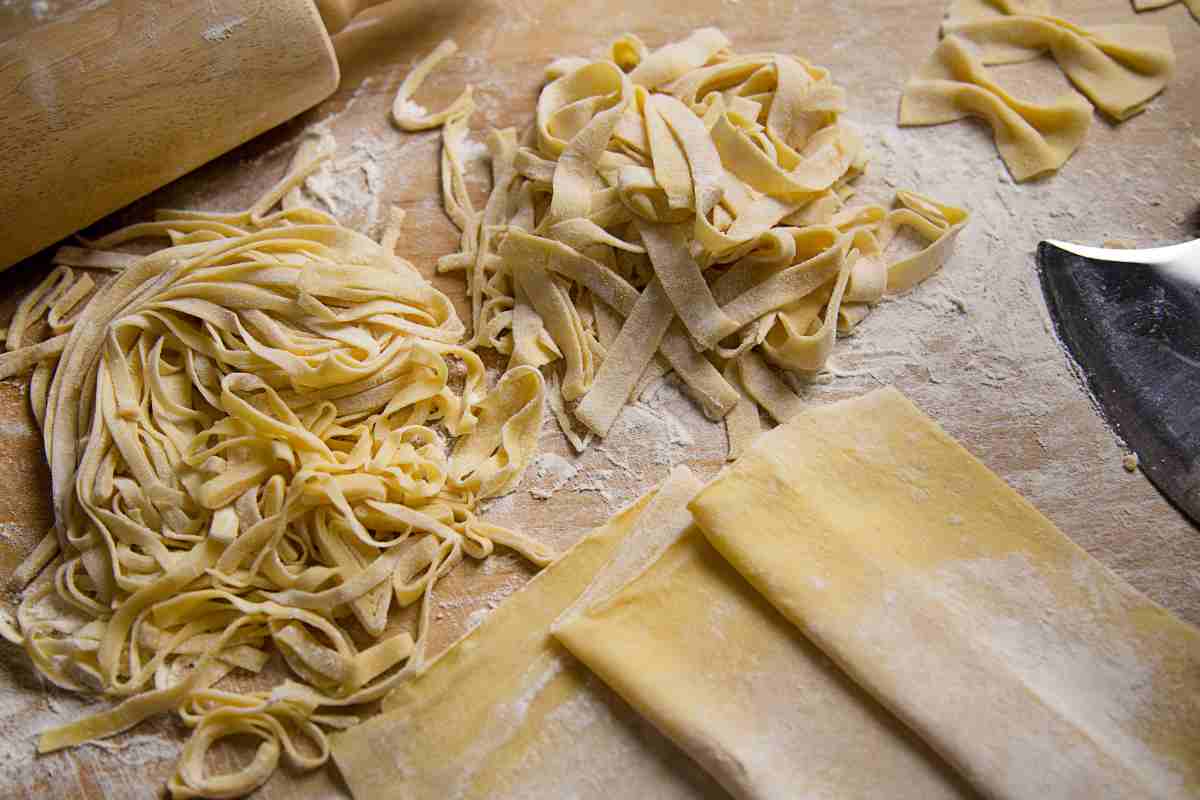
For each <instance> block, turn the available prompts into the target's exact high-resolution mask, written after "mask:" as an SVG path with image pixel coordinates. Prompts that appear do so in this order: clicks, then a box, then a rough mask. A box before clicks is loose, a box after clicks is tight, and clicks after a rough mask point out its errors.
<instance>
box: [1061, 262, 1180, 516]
mask: <svg viewBox="0 0 1200 800" xmlns="http://www.w3.org/2000/svg"><path fill="white" fill-rule="evenodd" d="M1037 261H1038V274H1039V275H1040V277H1041V281H1042V291H1043V293H1044V294H1045V295H1046V304H1047V305H1048V306H1049V308H1050V316H1051V318H1052V319H1053V320H1054V326H1055V328H1056V329H1057V331H1058V336H1059V338H1060V339H1061V340H1062V342H1063V344H1064V345H1066V348H1067V350H1068V351H1069V352H1070V354H1071V356H1072V357H1073V358H1074V359H1075V361H1076V363H1077V364H1078V365H1079V369H1080V372H1081V373H1082V375H1083V377H1084V379H1085V380H1086V381H1087V385H1088V388H1089V389H1090V390H1091V392H1092V395H1093V397H1094V398H1095V399H1096V402H1097V404H1098V405H1099V406H1100V409H1101V411H1102V412H1103V414H1104V416H1105V418H1106V419H1107V420H1108V423H1109V424H1110V425H1112V426H1113V428H1115V429H1116V431H1117V433H1118V434H1119V435H1120V436H1121V437H1122V438H1123V439H1125V441H1126V442H1127V443H1128V444H1129V446H1130V447H1131V448H1133V452H1135V453H1137V456H1138V463H1139V465H1140V466H1141V468H1142V471H1143V472H1144V473H1145V474H1146V476H1147V477H1148V478H1150V480H1151V481H1152V482H1153V483H1154V485H1155V486H1157V487H1158V489H1159V491H1161V492H1162V493H1163V494H1164V495H1166V496H1167V498H1168V499H1169V500H1171V501H1172V502H1174V503H1175V505H1176V506H1177V507H1178V508H1179V509H1180V510H1181V511H1183V512H1184V513H1185V514H1187V515H1188V516H1189V517H1191V519H1192V521H1193V522H1196V523H1198V524H1200V288H1198V285H1197V284H1195V283H1193V284H1188V283H1184V282H1182V281H1177V280H1173V279H1172V278H1170V277H1168V276H1166V275H1164V274H1163V273H1162V272H1160V271H1158V270H1156V269H1155V268H1154V267H1151V266H1146V265H1144V264H1119V263H1113V262H1106V261H1093V260H1091V259H1087V258H1083V257H1081V256H1077V255H1074V254H1072V253H1068V252H1066V251H1064V250H1061V249H1059V248H1057V247H1055V246H1053V245H1051V244H1049V243H1048V242H1042V243H1041V244H1040V245H1038V252H1037Z"/></svg>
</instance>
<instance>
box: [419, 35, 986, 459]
mask: <svg viewBox="0 0 1200 800" xmlns="http://www.w3.org/2000/svg"><path fill="white" fill-rule="evenodd" d="M546 78H547V81H548V82H547V84H546V85H545V87H544V88H543V89H542V91H541V94H540V95H539V97H538V101H537V111H536V118H535V120H534V122H533V124H532V125H531V126H530V127H529V129H528V130H527V131H526V132H525V133H523V134H518V133H517V132H516V131H515V130H513V129H505V130H499V131H494V132H493V133H492V134H491V136H490V137H489V138H488V148H489V151H490V153H491V155H492V175H493V185H492V189H491V193H490V195H489V197H488V199H487V202H486V205H485V207H484V209H483V211H482V212H475V211H474V210H473V208H472V207H471V206H470V200H469V198H468V197H466V196H465V192H461V191H460V190H459V189H458V188H456V187H457V183H458V181H459V179H458V177H457V176H458V175H459V174H460V171H459V168H458V166H457V164H458V163H459V162H461V158H460V157H459V156H458V155H457V154H456V153H457V151H458V149H459V148H460V147H461V138H460V136H459V135H458V134H457V133H456V132H455V131H454V130H453V129H452V128H451V127H450V126H447V129H446V131H445V134H444V135H445V153H446V154H447V155H444V156H443V164H444V165H449V167H450V169H449V170H448V171H446V172H444V173H443V181H444V186H445V187H446V190H447V199H446V202H447V206H448V207H447V211H448V212H449V213H450V215H451V218H453V219H455V220H456V221H457V222H459V227H460V229H461V230H462V232H463V243H462V247H461V248H460V252H458V253H455V254H453V255H450V256H446V257H445V258H443V259H442V261H441V263H440V267H441V269H442V270H443V271H451V270H462V271H463V272H464V274H465V277H466V282H467V286H468V292H469V294H470V295H471V298H472V312H473V319H472V321H473V325H474V333H473V337H472V342H474V343H476V344H479V345H482V346H487V347H492V348H494V349H496V350H498V351H499V352H501V353H502V354H505V355H508V356H509V358H510V364H511V365H516V364H526V365H531V366H537V367H544V366H546V365H550V366H549V367H548V368H549V369H551V370H555V371H556V372H557V373H558V375H559V377H558V378H557V382H558V385H559V386H560V393H561V396H555V397H554V398H553V399H554V403H553V408H554V410H555V416H556V417H557V418H558V420H559V422H560V425H561V426H562V427H563V430H564V431H565V432H568V435H569V436H571V438H572V442H573V443H574V444H575V445H576V446H577V447H580V448H581V447H583V446H586V441H587V439H586V437H580V436H578V435H576V434H574V432H573V429H574V422H575V420H578V422H580V423H582V424H583V425H584V426H586V428H587V430H588V431H589V433H591V434H595V435H597V436H604V435H606V434H607V433H608V432H609V430H610V428H611V427H612V425H613V422H614V421H615V420H616V418H617V415H618V413H619V412H620V410H621V408H622V407H623V406H624V405H625V403H627V402H628V401H629V400H630V398H631V396H632V395H633V394H634V393H635V390H636V389H637V388H638V386H639V385H640V384H642V383H643V381H645V380H646V376H648V375H649V376H657V375H661V374H662V373H663V371H664V370H665V369H668V368H669V369H673V370H674V371H675V372H676V373H677V374H678V376H679V377H680V379H681V380H682V381H683V382H684V384H685V385H686V386H687V387H688V389H689V391H690V392H691V393H692V395H693V396H694V397H695V398H696V399H697V401H698V402H699V403H700V405H701V407H702V408H703V410H704V411H705V413H706V414H707V415H708V416H709V417H711V418H713V419H722V418H728V415H729V414H730V412H731V411H733V410H734V409H735V407H737V405H738V403H739V398H753V400H754V401H758V402H760V403H761V402H763V399H764V398H765V397H767V395H766V394H765V388H764V387H763V385H762V382H761V381H760V380H758V378H759V377H761V376H762V375H763V374H764V371H766V373H770V372H771V370H772V369H773V368H782V369H785V370H805V371H814V370H819V369H821V368H822V366H823V365H824V363H825V361H826V359H827V358H828V356H829V352H830V350H831V348H832V346H833V343H834V340H835V338H836V336H837V335H838V333H839V332H840V333H842V334H846V333H849V332H850V331H851V330H852V329H853V328H854V326H855V325H857V324H858V323H859V322H861V321H862V320H863V319H864V318H865V317H866V316H867V314H868V312H869V310H870V308H871V307H872V306H873V305H874V304H876V303H878V302H879V301H880V299H881V298H882V297H883V296H884V295H885V294H886V293H889V292H890V293H896V292H902V291H906V290H908V289H909V288H911V287H912V286H913V285H915V284H916V283H917V282H919V281H920V280H922V279H923V278H925V277H927V276H928V275H929V274H931V273H932V272H934V271H935V270H936V269H937V268H938V267H940V266H941V264H942V263H943V262H944V261H945V259H946V257H947V256H948V254H949V250H950V247H951V245H952V243H953V241H954V238H955V237H956V235H957V233H958V231H959V230H960V229H961V227H962V225H963V224H965V222H966V214H965V212H963V211H962V210H960V209H957V208H953V207H950V206H945V205H942V204H939V203H936V202H934V201H932V200H929V199H927V198H923V197H920V196H919V195H916V194H913V193H911V192H901V193H900V194H899V195H898V198H897V200H898V203H897V204H898V207H897V208H896V209H893V210H889V209H886V208H883V207H881V206H873V205H863V206H850V205H848V204H847V201H848V200H849V198H850V197H851V195H852V194H853V189H852V188H851V184H852V182H853V181H854V179H855V178H856V177H857V176H859V175H860V174H861V173H862V171H863V169H864V168H865V167H866V164H867V154H866V149H865V146H864V143H863V141H862V139H861V138H860V137H859V136H858V135H857V133H856V132H855V131H854V130H853V129H852V127H851V126H849V125H848V124H846V123H845V122H844V121H843V120H842V119H841V114H842V112H844V111H845V109H846V97H845V92H844V91H843V90H842V89H841V88H840V87H838V86H837V85H836V84H834V83H833V80H832V78H831V76H830V75H829V73H828V71H827V70H825V69H822V68H821V67H817V66H814V65H812V64H810V63H809V62H807V61H805V60H803V59H801V58H798V57H795V56H791V55H785V54H779V53H765V54H752V55H738V54H736V53H735V52H733V50H732V49H731V46H730V42H729V40H728V39H727V38H726V37H725V36H724V35H723V34H722V33H721V32H720V31H718V30H716V29H713V28H704V29H701V30H697V31H695V32H694V33H692V34H691V35H690V36H688V37H686V38H685V39H683V40H681V41H678V42H673V43H669V44H666V45H664V46H663V47H660V48H659V49H657V50H650V49H649V48H647V47H646V46H645V44H643V43H642V42H641V41H640V40H639V39H637V37H635V36H633V35H631V34H627V35H625V36H623V37H621V38H619V39H617V40H616V41H615V42H614V43H613V44H612V45H611V47H610V49H609V53H608V57H606V58H600V59H584V58H574V57H572V58H562V59H559V60H557V61H555V62H553V63H552V64H551V65H550V66H549V67H548V68H547V70H546ZM463 209H466V211H467V213H462V211H463ZM901 226H908V227H911V228H912V229H913V230H914V231H915V232H916V233H917V234H918V235H920V236H924V237H925V238H927V239H928V247H927V248H926V249H924V250H923V251H922V252H920V253H919V254H918V255H916V256H914V257H912V258H908V259H903V260H901V261H899V262H897V263H889V258H888V257H887V256H886V255H885V254H884V251H885V250H886V248H887V247H888V244H889V242H890V241H891V239H892V237H893V235H894V233H895V231H896V230H897V229H898V228H899V227H901ZM743 360H750V363H749V364H743V363H742V361H743ZM760 362H761V364H760ZM759 366H761V367H762V369H758V368H757V367H759ZM748 376H749V377H748ZM772 379H773V380H774V381H776V382H778V383H779V384H780V385H781V386H782V387H783V389H785V390H787V391H788V392H790V391H791V390H790V389H787V387H786V384H784V383H783V382H782V381H781V380H780V379H779V378H778V377H777V376H774V375H772ZM551 392H552V394H555V393H554V390H553V388H552V389H551ZM775 397H776V400H778V398H779V395H778V393H777V394H776V395H775ZM792 397H793V398H794V397H795V395H794V393H792ZM743 402H747V400H743ZM796 402H798V398H797V400H796ZM768 407H769V406H768ZM774 407H775V409H776V410H777V411H778V409H780V408H790V409H794V408H795V407H796V406H795V404H794V403H782V404H780V403H779V402H776V403H775V404H774ZM728 427H729V432H730V437H731V451H736V450H737V449H739V448H740V447H741V446H742V445H743V444H744V443H745V442H744V439H745V438H746V437H748V436H750V435H751V432H753V431H755V430H756V429H757V425H756V424H752V423H751V421H750V418H749V412H747V411H746V410H745V409H743V410H742V411H741V412H740V413H738V414H737V416H736V417H734V421H733V422H731V423H730V425H729V426H728ZM735 438H736V439H737V441H736V442H735V441H734V439H735Z"/></svg>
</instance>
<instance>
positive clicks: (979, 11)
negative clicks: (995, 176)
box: [900, 0, 1175, 181]
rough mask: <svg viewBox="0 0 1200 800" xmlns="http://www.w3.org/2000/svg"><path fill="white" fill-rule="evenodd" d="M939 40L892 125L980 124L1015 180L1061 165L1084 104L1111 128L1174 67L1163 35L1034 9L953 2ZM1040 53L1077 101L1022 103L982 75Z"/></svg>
mask: <svg viewBox="0 0 1200 800" xmlns="http://www.w3.org/2000/svg"><path fill="white" fill-rule="evenodd" d="M1136 5H1137V0H1135V6H1136ZM942 34H943V37H944V38H943V39H942V42H941V43H940V44H939V45H938V47H937V49H936V50H935V51H934V53H933V55H932V56H931V57H930V58H929V60H928V61H926V62H925V64H924V65H922V66H921V68H920V69H919V70H918V71H917V73H916V75H915V76H914V77H913V78H912V79H911V80H910V81H909V82H908V84H907V85H906V86H905V88H904V94H903V96H902V97H901V102H900V124H901V125H940V124H942V123H945V122H952V121H955V120H958V119H962V118H963V117H966V116H977V117H982V118H983V119H985V120H987V122H988V124H989V125H990V126H991V127H992V132H993V134H994V136H995V138H996V147H997V149H998V150H999V151H1000V156H1001V158H1003V159H1004V162H1005V164H1006V165H1007V166H1008V168H1009V171H1010V172H1012V175H1013V178H1014V179H1016V180H1018V181H1024V180H1028V179H1030V178H1034V177H1037V176H1039V175H1043V174H1046V173H1048V172H1054V171H1055V170H1057V169H1058V168H1059V167H1061V166H1062V165H1063V164H1064V163H1065V162H1066V160H1067V159H1068V158H1070V156H1071V154H1072V153H1074V152H1075V150H1076V149H1077V148H1078V147H1079V145H1080V144H1082V142H1083V139H1084V137H1085V135H1086V134H1087V130H1088V127H1089V126H1090V124H1091V117H1092V113H1091V112H1092V107H1093V105H1094V106H1095V107H1096V108H1099V109H1100V111H1101V112H1103V113H1104V114H1105V115H1106V116H1108V117H1109V118H1110V119H1113V120H1115V121H1117V122H1122V121H1124V120H1126V119H1129V118H1130V117H1132V116H1134V115H1136V114H1138V113H1140V112H1141V111H1142V110H1143V109H1145V107H1146V104H1147V103H1148V102H1150V100H1151V99H1153V98H1154V97H1155V96H1156V95H1157V94H1158V93H1159V92H1161V91H1162V90H1163V89H1164V88H1165V87H1166V84H1167V80H1168V79H1169V78H1170V76H1171V73H1172V71H1173V69H1174V65H1175V53H1174V50H1173V49H1172V47H1171V40H1170V37H1169V36H1168V34H1167V30H1166V28H1162V27H1159V26H1153V25H1128V24H1119V25H1093V26H1090V27H1087V28H1084V27H1081V26H1078V25H1075V24H1073V23H1070V22H1067V21H1065V20H1063V19H1060V18H1058V17H1056V16H1053V15H1052V14H1051V13H1050V9H1049V6H1048V4H1046V3H1045V2H1043V0H1022V2H1017V0H955V2H954V3H952V4H951V6H950V9H949V12H948V13H947V16H946V20H945V22H944V23H943V24H942ZM1047 52H1049V53H1050V54H1051V55H1052V56H1053V57H1054V60H1055V61H1056V62H1057V63H1058V65H1059V67H1060V68H1061V69H1062V71H1063V74H1064V75H1065V76H1066V77H1067V78H1068V79H1069V80H1070V81H1071V83H1072V84H1074V86H1075V88H1076V89H1078V90H1079V92H1081V93H1082V95H1083V96H1081V95H1079V94H1075V93H1069V94H1066V95H1064V96H1062V97H1060V98H1059V99H1058V100H1056V101H1055V102H1054V103H1051V104H1035V103H1029V102H1025V101H1022V100H1019V99H1017V98H1015V97H1013V96H1012V95H1011V94H1010V93H1009V92H1007V91H1006V90H1005V89H1003V88H1002V87H1001V86H1000V85H998V84H997V83H996V82H995V81H993V80H992V79H991V78H990V77H989V76H988V74H987V70H986V67H987V66H990V65H995V64H1012V63H1018V62H1022V61H1030V60H1032V59H1035V58H1038V57H1040V56H1041V55H1042V54H1043V53H1047ZM1085 98H1086V99H1085ZM1089 101H1090V102H1089Z"/></svg>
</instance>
